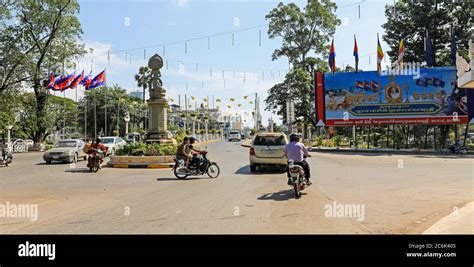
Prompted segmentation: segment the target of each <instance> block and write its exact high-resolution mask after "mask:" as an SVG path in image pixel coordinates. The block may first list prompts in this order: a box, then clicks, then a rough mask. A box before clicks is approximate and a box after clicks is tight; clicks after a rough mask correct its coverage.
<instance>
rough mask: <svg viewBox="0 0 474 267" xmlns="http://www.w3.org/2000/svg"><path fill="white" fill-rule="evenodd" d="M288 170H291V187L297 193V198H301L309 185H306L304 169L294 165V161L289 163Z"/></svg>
mask: <svg viewBox="0 0 474 267" xmlns="http://www.w3.org/2000/svg"><path fill="white" fill-rule="evenodd" d="M288 168H289V170H290V177H291V181H292V182H291V186H292V187H293V190H294V191H295V198H300V197H301V191H303V190H304V189H305V188H306V187H308V186H309V185H307V184H306V179H305V178H304V169H303V167H301V166H300V165H296V164H294V162H293V160H289V161H288Z"/></svg>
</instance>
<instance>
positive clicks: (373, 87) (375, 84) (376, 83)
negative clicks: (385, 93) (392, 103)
mask: <svg viewBox="0 0 474 267" xmlns="http://www.w3.org/2000/svg"><path fill="white" fill-rule="evenodd" d="M370 87H371V89H372V91H377V89H378V88H379V87H380V83H378V82H376V81H374V80H372V81H370Z"/></svg>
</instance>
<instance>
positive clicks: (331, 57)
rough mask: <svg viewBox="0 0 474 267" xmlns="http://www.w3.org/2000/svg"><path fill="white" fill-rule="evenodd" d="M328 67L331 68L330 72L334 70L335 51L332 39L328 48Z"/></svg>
mask: <svg viewBox="0 0 474 267" xmlns="http://www.w3.org/2000/svg"><path fill="white" fill-rule="evenodd" d="M328 63H329V68H330V69H331V71H332V73H334V72H335V71H336V51H335V49H334V39H332V42H331V48H330V49H329V61H328Z"/></svg>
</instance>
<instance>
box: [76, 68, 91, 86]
mask: <svg viewBox="0 0 474 267" xmlns="http://www.w3.org/2000/svg"><path fill="white" fill-rule="evenodd" d="M91 82H92V71H91V72H89V74H88V75H87V76H86V77H85V78H84V79H82V81H80V82H79V84H81V85H84V87H85V88H86V90H89V86H90V85H91Z"/></svg>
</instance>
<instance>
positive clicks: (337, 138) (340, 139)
mask: <svg viewBox="0 0 474 267" xmlns="http://www.w3.org/2000/svg"><path fill="white" fill-rule="evenodd" d="M332 140H333V141H334V144H336V146H339V145H340V144H341V141H342V137H341V136H340V135H335V136H334V137H333V138H332Z"/></svg>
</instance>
